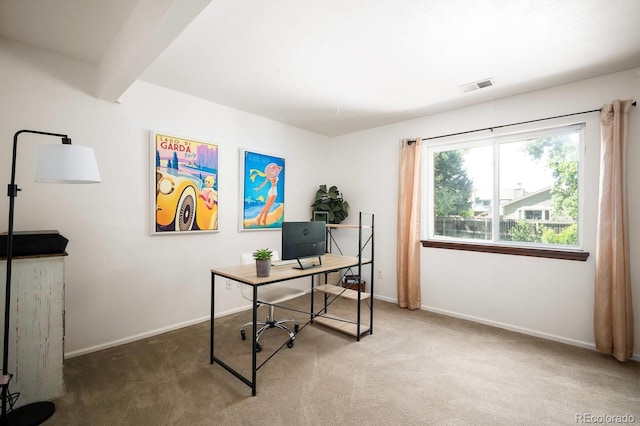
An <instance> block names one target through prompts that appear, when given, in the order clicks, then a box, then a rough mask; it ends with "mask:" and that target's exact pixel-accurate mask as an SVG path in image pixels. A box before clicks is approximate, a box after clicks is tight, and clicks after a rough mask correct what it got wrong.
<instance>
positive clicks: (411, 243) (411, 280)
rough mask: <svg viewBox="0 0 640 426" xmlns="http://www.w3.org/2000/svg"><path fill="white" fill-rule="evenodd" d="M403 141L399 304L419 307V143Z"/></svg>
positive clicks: (399, 223)
mask: <svg viewBox="0 0 640 426" xmlns="http://www.w3.org/2000/svg"><path fill="white" fill-rule="evenodd" d="M421 145H422V139H421V138H417V139H416V140H415V142H413V141H412V142H410V141H409V140H404V141H402V146H401V148H400V179H399V185H398V259H397V263H398V305H399V306H400V307H401V308H409V309H411V310H413V309H419V308H420V150H421V148H420V146H421Z"/></svg>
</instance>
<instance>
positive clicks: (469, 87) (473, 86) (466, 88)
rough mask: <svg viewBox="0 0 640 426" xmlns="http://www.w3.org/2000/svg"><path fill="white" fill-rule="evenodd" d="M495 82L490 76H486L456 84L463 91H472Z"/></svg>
mask: <svg viewBox="0 0 640 426" xmlns="http://www.w3.org/2000/svg"><path fill="white" fill-rule="evenodd" d="M494 84H495V83H494V82H493V79H492V78H486V79H484V80H479V81H474V82H473V83H467V84H463V85H462V86H458V87H459V88H460V90H462V91H463V92H465V93H467V92H473V91H474V90H478V89H484V88H485V87H491V86H493V85H494Z"/></svg>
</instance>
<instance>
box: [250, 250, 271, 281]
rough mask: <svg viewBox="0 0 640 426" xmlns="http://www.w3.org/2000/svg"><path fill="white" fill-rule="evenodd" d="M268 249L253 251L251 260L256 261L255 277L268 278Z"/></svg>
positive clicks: (269, 268) (269, 263) (269, 255)
mask: <svg viewBox="0 0 640 426" xmlns="http://www.w3.org/2000/svg"><path fill="white" fill-rule="evenodd" d="M272 253H273V252H272V251H271V250H269V249H259V250H256V251H254V252H253V253H252V254H253V258H254V259H255V260H256V275H257V276H258V277H268V276H269V273H270V272H271V254H272Z"/></svg>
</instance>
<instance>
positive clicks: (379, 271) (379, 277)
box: [378, 269, 382, 280]
mask: <svg viewBox="0 0 640 426" xmlns="http://www.w3.org/2000/svg"><path fill="white" fill-rule="evenodd" d="M378 279H379V280H381V279H382V269H378Z"/></svg>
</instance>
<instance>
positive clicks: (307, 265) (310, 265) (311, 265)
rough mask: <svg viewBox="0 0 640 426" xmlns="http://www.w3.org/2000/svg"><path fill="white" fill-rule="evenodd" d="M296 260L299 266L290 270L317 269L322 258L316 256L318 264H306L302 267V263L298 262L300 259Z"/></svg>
mask: <svg viewBox="0 0 640 426" xmlns="http://www.w3.org/2000/svg"><path fill="white" fill-rule="evenodd" d="M296 260H297V261H298V265H299V266H294V267H293V268H292V269H311V268H317V267H318V266H321V265H322V257H321V256H318V263H307V264H306V265H303V264H302V262H301V261H300V258H299V257H298V258H296Z"/></svg>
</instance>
